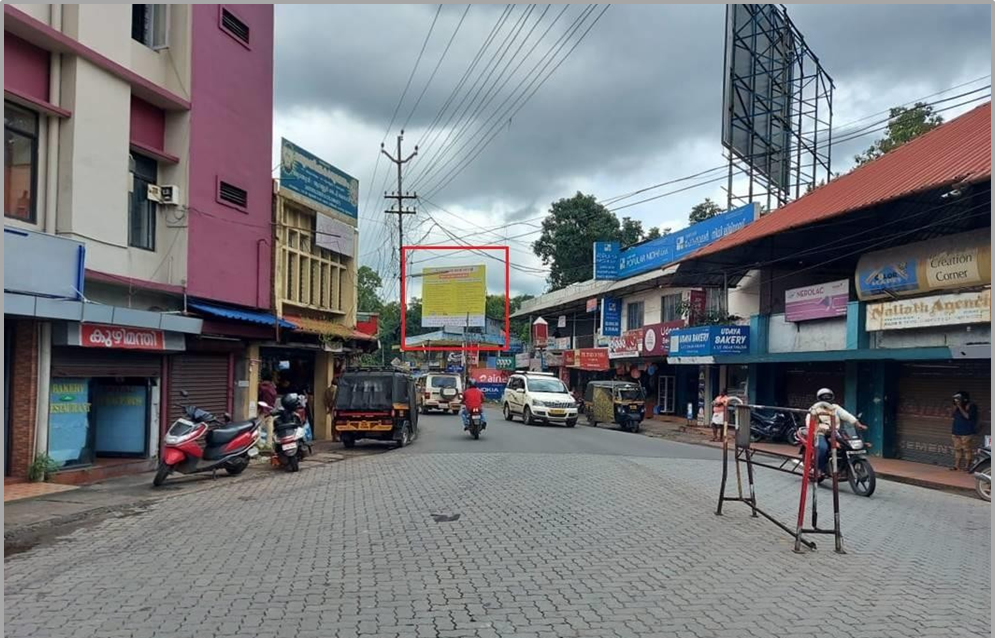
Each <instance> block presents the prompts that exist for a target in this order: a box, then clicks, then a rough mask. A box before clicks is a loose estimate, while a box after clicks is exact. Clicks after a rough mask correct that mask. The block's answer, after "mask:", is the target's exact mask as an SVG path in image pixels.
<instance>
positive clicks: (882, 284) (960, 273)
mask: <svg viewBox="0 0 995 638" xmlns="http://www.w3.org/2000/svg"><path fill="white" fill-rule="evenodd" d="M854 278H855V280H856V285H857V296H858V297H859V298H860V300H861V301H867V300H871V299H884V298H887V297H892V296H899V297H901V296H905V295H918V294H922V293H924V292H932V291H941V290H953V289H957V288H967V287H973V286H984V285H988V284H991V283H992V246H991V237H990V235H989V234H988V233H987V232H968V233H958V234H956V235H947V236H945V237H938V238H936V239H930V240H927V241H921V242H915V243H912V244H906V245H904V246H896V247H895V248H889V249H887V250H881V251H877V252H872V253H867V254H866V255H864V256H862V257H861V258H860V261H859V262H858V263H857V272H856V275H855V277H854Z"/></svg>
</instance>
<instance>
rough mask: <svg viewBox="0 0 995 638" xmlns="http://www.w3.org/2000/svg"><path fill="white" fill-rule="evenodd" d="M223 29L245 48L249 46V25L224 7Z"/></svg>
mask: <svg viewBox="0 0 995 638" xmlns="http://www.w3.org/2000/svg"><path fill="white" fill-rule="evenodd" d="M221 29H222V30H223V31H224V32H225V33H227V34H228V35H230V36H231V37H233V38H235V39H236V40H238V41H239V42H241V43H242V44H244V45H245V46H249V25H247V24H246V23H244V22H242V20H240V19H239V17H238V16H236V15H235V14H234V13H232V12H231V11H229V10H228V9H226V8H224V7H222V8H221Z"/></svg>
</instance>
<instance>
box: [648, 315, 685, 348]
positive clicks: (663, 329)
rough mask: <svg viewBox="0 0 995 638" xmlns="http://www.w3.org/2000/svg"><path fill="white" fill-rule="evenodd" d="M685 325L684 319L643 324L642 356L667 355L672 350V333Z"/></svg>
mask: <svg viewBox="0 0 995 638" xmlns="http://www.w3.org/2000/svg"><path fill="white" fill-rule="evenodd" d="M683 327H684V320H683V319H678V320H676V321H665V322H663V323H653V324H650V325H648V326H643V351H642V355H641V356H643V357H659V356H666V354H667V353H668V352H670V333H671V332H672V331H674V330H678V329H680V328H683Z"/></svg>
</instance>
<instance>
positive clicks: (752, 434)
mask: <svg viewBox="0 0 995 638" xmlns="http://www.w3.org/2000/svg"><path fill="white" fill-rule="evenodd" d="M763 440H764V437H763V436H762V435H760V434H757V433H756V432H754V431H753V430H750V443H759V442H761V441H763Z"/></svg>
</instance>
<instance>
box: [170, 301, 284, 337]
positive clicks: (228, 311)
mask: <svg viewBox="0 0 995 638" xmlns="http://www.w3.org/2000/svg"><path fill="white" fill-rule="evenodd" d="M187 306H188V307H189V308H190V309H191V310H196V311H197V312H201V313H204V314H205V315H211V316H212V317H219V318H221V319H230V320H232V321H245V322H246V323H255V324H260V325H263V326H275V325H277V324H279V326H280V327H281V328H285V329H287V330H296V329H297V325H296V324H293V323H290V322H289V321H287V320H286V319H278V318H277V317H276V315H273V314H270V313H268V312H260V311H258V310H243V309H241V308H232V307H230V306H216V305H214V304H209V303H204V302H203V301H190V302H188V303H187Z"/></svg>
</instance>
